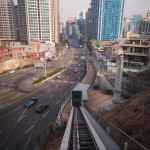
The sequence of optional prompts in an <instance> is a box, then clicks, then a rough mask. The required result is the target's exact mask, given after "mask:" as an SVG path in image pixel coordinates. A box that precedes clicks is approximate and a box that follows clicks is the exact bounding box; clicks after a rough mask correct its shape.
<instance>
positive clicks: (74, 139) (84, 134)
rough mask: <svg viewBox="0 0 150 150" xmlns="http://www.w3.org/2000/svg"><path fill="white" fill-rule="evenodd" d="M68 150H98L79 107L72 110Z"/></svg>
mask: <svg viewBox="0 0 150 150" xmlns="http://www.w3.org/2000/svg"><path fill="white" fill-rule="evenodd" d="M69 150H98V148H97V145H96V143H95V141H94V139H93V137H92V135H91V133H90V131H89V128H88V126H87V124H86V121H85V119H84V116H83V115H82V112H81V110H80V107H75V108H74V115H73V121H72V132H71V140H70V147H69Z"/></svg>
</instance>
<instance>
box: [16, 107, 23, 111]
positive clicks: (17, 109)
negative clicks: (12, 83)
mask: <svg viewBox="0 0 150 150" xmlns="http://www.w3.org/2000/svg"><path fill="white" fill-rule="evenodd" d="M21 107H22V106H20V107H18V108H16V109H14V111H16V110H18V109H20V108H21Z"/></svg>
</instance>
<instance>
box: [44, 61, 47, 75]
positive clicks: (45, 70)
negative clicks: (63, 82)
mask: <svg viewBox="0 0 150 150" xmlns="http://www.w3.org/2000/svg"><path fill="white" fill-rule="evenodd" d="M44 65H45V76H46V67H47V66H46V59H45V62H44Z"/></svg>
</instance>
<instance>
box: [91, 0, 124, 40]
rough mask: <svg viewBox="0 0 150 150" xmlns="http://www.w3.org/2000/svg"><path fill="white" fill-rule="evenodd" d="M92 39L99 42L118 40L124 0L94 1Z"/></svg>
mask: <svg viewBox="0 0 150 150" xmlns="http://www.w3.org/2000/svg"><path fill="white" fill-rule="evenodd" d="M93 10H94V12H93V15H94V19H93V21H94V23H93V38H94V39H96V40H99V41H110V40H114V39H118V38H119V37H120V35H121V28H122V20H123V11H124V0H94V2H93Z"/></svg>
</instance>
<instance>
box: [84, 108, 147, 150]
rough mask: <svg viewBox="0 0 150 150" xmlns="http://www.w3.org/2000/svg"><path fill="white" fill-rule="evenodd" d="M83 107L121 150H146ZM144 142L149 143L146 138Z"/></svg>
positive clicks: (115, 127)
mask: <svg viewBox="0 0 150 150" xmlns="http://www.w3.org/2000/svg"><path fill="white" fill-rule="evenodd" d="M85 107H86V109H87V110H88V111H89V112H90V114H91V115H92V116H93V118H95V120H97V121H98V123H99V124H100V125H101V126H102V127H103V129H104V130H105V131H106V132H107V133H108V134H109V135H110V136H111V137H112V139H113V140H114V141H115V142H116V143H117V145H118V146H119V147H120V148H121V149H122V150H148V149H147V148H145V147H144V146H143V145H141V144H140V143H139V142H137V141H136V140H134V139H133V138H132V137H131V136H129V135H127V134H126V133H125V132H124V131H122V130H121V129H119V128H118V127H117V126H115V125H114V124H112V123H111V122H110V121H108V120H106V119H105V118H103V117H102V116H101V115H98V114H97V113H95V112H94V111H92V110H91V109H89V108H88V107H87V106H85ZM136 127H137V128H138V126H135V128H136ZM146 140H147V143H149V141H148V138H147V139H146Z"/></svg>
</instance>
